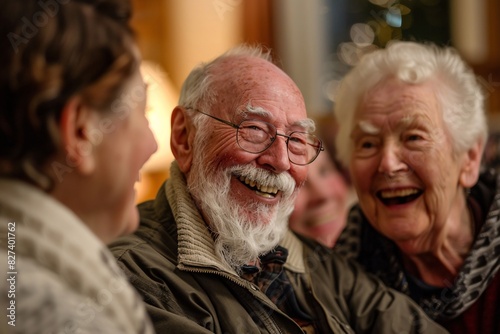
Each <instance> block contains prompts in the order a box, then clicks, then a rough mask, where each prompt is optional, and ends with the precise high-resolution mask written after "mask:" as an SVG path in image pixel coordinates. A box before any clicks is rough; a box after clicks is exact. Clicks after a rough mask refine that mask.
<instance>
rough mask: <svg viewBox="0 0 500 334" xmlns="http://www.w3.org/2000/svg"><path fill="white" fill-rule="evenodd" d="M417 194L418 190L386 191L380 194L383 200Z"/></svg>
mask: <svg viewBox="0 0 500 334" xmlns="http://www.w3.org/2000/svg"><path fill="white" fill-rule="evenodd" d="M417 192H418V190H417V189H396V190H384V191H382V192H381V193H380V196H381V197H382V198H394V197H405V196H410V195H413V194H416V193H417Z"/></svg>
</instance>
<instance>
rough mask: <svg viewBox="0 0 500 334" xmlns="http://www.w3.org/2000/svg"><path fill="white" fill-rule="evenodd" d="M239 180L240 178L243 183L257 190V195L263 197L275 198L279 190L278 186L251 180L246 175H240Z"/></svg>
mask: <svg viewBox="0 0 500 334" xmlns="http://www.w3.org/2000/svg"><path fill="white" fill-rule="evenodd" d="M238 180H240V181H241V183H243V184H244V185H245V186H246V187H247V188H249V189H251V190H253V191H255V193H256V194H257V195H259V196H262V197H266V198H275V197H276V195H277V194H278V191H279V190H278V188H276V187H273V186H264V185H261V184H259V183H257V182H256V181H254V180H251V179H249V178H247V177H244V176H239V177H238Z"/></svg>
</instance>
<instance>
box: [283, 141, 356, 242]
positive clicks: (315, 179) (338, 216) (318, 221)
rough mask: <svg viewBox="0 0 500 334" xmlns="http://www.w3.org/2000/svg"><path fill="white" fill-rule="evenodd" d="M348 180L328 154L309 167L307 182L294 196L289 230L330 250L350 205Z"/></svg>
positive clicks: (324, 154) (342, 227)
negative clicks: (295, 196)
mask: <svg viewBox="0 0 500 334" xmlns="http://www.w3.org/2000/svg"><path fill="white" fill-rule="evenodd" d="M350 189H351V188H350V185H349V183H348V180H347V179H346V177H345V176H344V174H343V173H342V171H341V170H340V169H339V167H338V165H337V164H336V162H335V160H334V157H333V156H332V155H331V154H330V152H329V150H325V153H322V154H320V155H319V156H318V158H317V159H316V160H314V161H313V162H312V163H311V164H310V165H309V170H308V171H307V180H306V181H305V182H304V185H303V186H302V188H301V189H300V191H299V192H298V193H297V198H296V200H295V205H294V209H293V212H292V214H291V215H290V220H289V222H288V224H289V226H290V228H291V229H292V230H293V231H295V232H297V233H299V234H301V235H304V236H307V237H309V238H312V239H315V240H316V241H318V242H319V243H321V244H323V245H325V246H327V247H333V246H334V245H335V242H336V240H337V238H338V237H339V235H340V233H341V232H342V230H343V229H344V226H345V224H346V221H347V212H348V211H349V204H350V203H351V202H352V199H351V198H352V196H351V191H350Z"/></svg>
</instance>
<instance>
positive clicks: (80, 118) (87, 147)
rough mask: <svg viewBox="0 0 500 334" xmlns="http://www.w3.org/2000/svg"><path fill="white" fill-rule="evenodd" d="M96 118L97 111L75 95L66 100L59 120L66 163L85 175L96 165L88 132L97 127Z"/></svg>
mask: <svg viewBox="0 0 500 334" xmlns="http://www.w3.org/2000/svg"><path fill="white" fill-rule="evenodd" d="M98 119H99V116H98V115H97V113H96V112H95V111H93V110H92V109H91V108H89V107H88V106H86V105H84V104H83V103H82V101H81V99H80V98H79V97H77V96H76V97H72V98H71V99H69V100H68V102H66V104H65V105H64V107H63V109H62V113H61V118H60V121H59V131H60V134H61V141H62V143H61V145H62V148H63V150H64V153H65V160H66V163H68V164H69V165H70V167H72V168H74V169H75V170H77V171H79V172H80V173H82V174H85V175H88V174H90V173H92V172H93V171H94V169H95V166H96V161H95V156H94V145H93V143H92V141H91V138H90V133H91V131H92V129H95V128H97V123H98Z"/></svg>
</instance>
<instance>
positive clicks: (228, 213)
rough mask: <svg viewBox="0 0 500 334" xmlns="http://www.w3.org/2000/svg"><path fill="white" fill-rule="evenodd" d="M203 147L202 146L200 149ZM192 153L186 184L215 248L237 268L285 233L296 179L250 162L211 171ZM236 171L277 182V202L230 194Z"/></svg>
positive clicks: (274, 243) (275, 183)
mask: <svg viewBox="0 0 500 334" xmlns="http://www.w3.org/2000/svg"><path fill="white" fill-rule="evenodd" d="M202 151H203V150H202ZM197 158H201V157H199V156H198V157H196V156H195V157H194V159H193V165H192V166H191V171H190V173H189V177H188V180H187V182H188V188H189V191H190V193H191V194H192V196H193V197H194V199H195V201H196V203H197V205H198V207H199V208H200V209H201V210H202V212H203V214H204V217H205V219H206V220H207V224H208V225H209V227H210V229H211V231H212V232H213V233H214V238H215V251H216V252H217V253H218V254H219V255H220V257H221V259H222V260H223V261H226V262H227V263H228V264H229V265H230V266H231V267H232V268H233V269H235V270H236V271H237V272H239V271H240V267H241V266H242V265H244V264H249V263H251V262H252V261H254V260H256V259H257V257H258V256H259V255H262V254H265V253H268V252H269V251H271V250H272V249H273V248H274V247H275V246H277V245H278V243H279V241H280V240H281V239H282V238H283V237H284V235H285V233H286V231H287V229H288V218H289V216H290V214H291V212H292V211H293V206H294V200H295V197H296V191H294V190H295V181H294V179H293V178H292V177H291V176H290V174H288V173H281V174H274V173H271V172H269V171H267V170H264V169H258V168H255V167H253V166H248V165H239V166H233V167H231V168H229V169H226V170H223V171H220V170H216V171H214V170H213V168H209V167H205V166H210V165H211V163H210V162H209V161H206V160H204V159H197ZM234 174H236V175H239V176H246V177H249V178H250V179H252V180H256V181H258V182H259V183H261V184H266V185H273V186H277V187H278V189H280V191H281V200H280V202H279V204H277V205H274V206H270V205H266V204H263V203H262V202H258V201H253V200H251V199H248V201H247V203H245V204H243V205H242V204H241V203H238V202H237V201H235V200H234V199H233V197H232V196H231V195H230V194H229V190H230V182H231V177H232V176H233V175H234Z"/></svg>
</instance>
